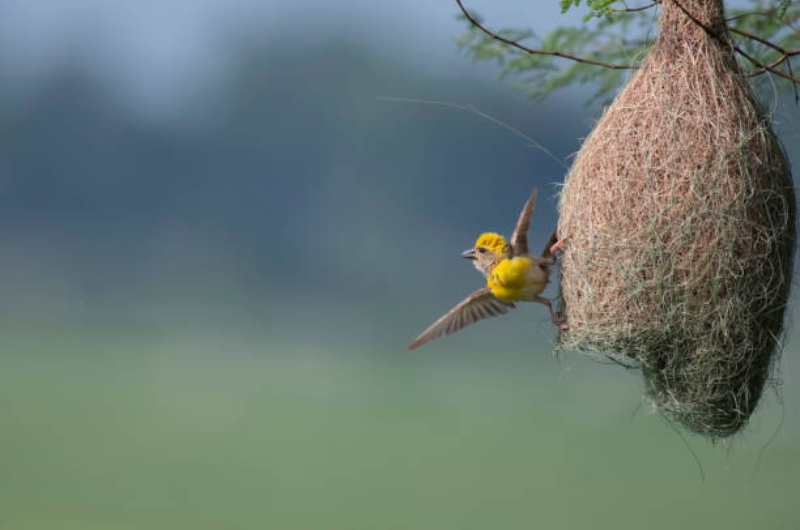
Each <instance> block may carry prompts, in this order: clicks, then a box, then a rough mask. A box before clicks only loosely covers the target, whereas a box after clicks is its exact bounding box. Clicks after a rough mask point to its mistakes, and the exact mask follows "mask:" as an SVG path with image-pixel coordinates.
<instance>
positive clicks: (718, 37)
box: [672, 0, 800, 83]
mask: <svg viewBox="0 0 800 530" xmlns="http://www.w3.org/2000/svg"><path fill="white" fill-rule="evenodd" d="M672 2H675V5H676V6H678V8H679V9H680V10H681V11H683V14H684V15H686V16H687V17H689V19H690V20H691V21H692V22H694V23H695V24H697V25H698V26H700V27H701V28H703V31H705V32H706V34H707V35H709V36H711V37H713V38H714V39H715V40H716V41H717V42H719V43H720V44H722V45H723V46H725V47H728V48H730V49H731V50H733V51H735V52H736V53H738V54H739V55H741V56H742V57H744V58H745V59H747V60H748V61H750V62H751V63H753V64H754V65H756V66H757V67H759V68H761V69H763V70H764V72H770V73H773V74H775V75H777V76H779V77H782V78H784V79H787V80H789V81H791V82H793V83H800V78H798V77H795V76H793V75H790V74H787V73H786V72H783V71H781V70H778V69H777V68H775V67H774V66H772V65H767V64H764V63H762V62H761V61H759V60H758V59H756V58H755V57H753V56H752V55H750V54H749V53H747V52H746V51H744V50H743V49H741V48H740V47H739V46H737V45H735V44H734V43H733V42H731V41H730V40H728V39H726V38H723V37H722V36H721V35H719V34H718V33H717V32H716V31H714V30H712V29H711V28H709V27H708V26H706V25H705V24H703V23H702V22H700V21H699V20H697V18H696V17H695V16H694V15H692V14H691V13H689V11H687V9H686V8H685V7H683V4H681V3H680V2H679V1H678V0H672ZM732 31H733V30H732ZM734 32H736V33H740V34H742V35H744V36H746V37H751V38H754V39H755V40H757V41H759V42H761V43H762V44H766V45H767V46H769V47H771V48H773V49H776V50H779V51H780V52H781V53H783V55H784V56H785V57H787V58H788V57H790V56H791V55H796V54H797V53H800V50H785V49H783V48H781V47H780V46H778V45H777V44H773V43H771V42H769V41H767V40H765V39H762V38H761V37H757V36H756V35H753V34H752V33H747V32H741V31H740V30H736V31H734ZM787 52H788V53H789V54H788V55H787ZM781 62H783V61H781ZM779 64H780V63H779ZM764 72H761V73H764ZM757 75H760V74H757Z"/></svg>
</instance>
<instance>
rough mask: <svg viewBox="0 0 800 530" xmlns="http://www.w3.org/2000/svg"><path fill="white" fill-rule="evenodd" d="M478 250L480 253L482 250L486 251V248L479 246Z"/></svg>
mask: <svg viewBox="0 0 800 530" xmlns="http://www.w3.org/2000/svg"><path fill="white" fill-rule="evenodd" d="M478 252H480V253H481V254H483V253H484V252H486V249H485V248H483V247H480V248H478Z"/></svg>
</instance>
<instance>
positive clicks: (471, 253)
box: [461, 248, 475, 259]
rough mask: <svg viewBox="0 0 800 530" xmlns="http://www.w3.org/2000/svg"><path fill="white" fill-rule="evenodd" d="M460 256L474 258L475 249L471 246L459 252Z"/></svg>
mask: <svg viewBox="0 0 800 530" xmlns="http://www.w3.org/2000/svg"><path fill="white" fill-rule="evenodd" d="M461 257H462V258H465V259H475V249H474V248H471V249H469V250H465V251H464V252H462V253H461Z"/></svg>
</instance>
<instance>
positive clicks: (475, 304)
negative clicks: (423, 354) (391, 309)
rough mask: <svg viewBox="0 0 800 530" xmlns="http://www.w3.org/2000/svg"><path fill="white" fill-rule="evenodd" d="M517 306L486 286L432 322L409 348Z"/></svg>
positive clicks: (501, 313) (416, 346) (506, 311)
mask: <svg viewBox="0 0 800 530" xmlns="http://www.w3.org/2000/svg"><path fill="white" fill-rule="evenodd" d="M515 307H516V306H515V305H514V302H506V301H504V300H500V299H499V298H497V297H496V296H495V295H493V294H492V291H491V290H490V289H489V288H488V287H484V288H483V289H479V290H477V291H475V292H474V293H472V294H471V295H469V296H468V297H467V298H465V299H464V300H462V301H461V302H459V304H458V305H456V306H455V307H454V308H453V309H451V310H450V311H448V312H447V313H445V314H444V315H443V316H442V317H441V318H440V319H439V320H437V321H436V322H434V323H433V324H431V326H430V327H429V328H428V329H426V330H425V331H423V332H422V334H421V335H420V336H419V337H417V338H416V340H415V341H414V342H412V343H411V344H409V345H408V348H407V349H408V350H409V351H410V350H413V349H414V348H418V347H420V346H422V345H423V344H425V343H426V342H428V341H431V340H433V339H438V338H439V337H444V336H446V335H450V334H451V333H455V332H456V331H458V330H460V329H463V328H464V327H466V326H469V325H470V324H472V323H474V322H477V321H479V320H483V319H484V318H489V317H496V316H498V315H503V314H505V313H508V312H509V311H511V310H512V309H514V308H515Z"/></svg>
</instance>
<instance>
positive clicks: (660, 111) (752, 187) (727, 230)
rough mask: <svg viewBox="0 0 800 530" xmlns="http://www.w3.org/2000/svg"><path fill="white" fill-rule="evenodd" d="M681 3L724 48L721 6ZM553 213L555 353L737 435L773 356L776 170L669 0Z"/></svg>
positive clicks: (791, 222) (780, 273) (780, 291)
mask: <svg viewBox="0 0 800 530" xmlns="http://www.w3.org/2000/svg"><path fill="white" fill-rule="evenodd" d="M681 6H683V8H685V9H686V10H687V11H689V12H690V13H691V14H692V15H693V16H694V17H695V18H696V19H697V20H698V21H700V22H702V23H703V24H704V25H706V26H707V27H709V28H711V29H712V30H714V31H717V32H718V34H719V35H722V36H723V37H722V39H723V40H724V34H725V33H724V27H725V25H724V12H723V6H722V1H721V0H683V1H682V2H681ZM661 10H662V12H661V18H660V22H659V26H660V34H659V37H658V39H657V41H656V43H655V44H654V46H653V48H652V49H651V51H650V53H649V55H648V57H647V58H646V59H645V61H644V63H643V65H642V68H641V69H640V70H639V71H638V72H637V73H636V74H635V75H634V76H633V77H632V79H631V80H630V82H629V83H628V84H627V85H626V87H625V88H624V89H623V90H622V92H621V93H620V94H619V95H618V97H617V98H616V100H615V101H614V103H613V104H612V105H611V106H610V107H609V108H608V109H607V111H606V113H605V114H604V116H603V117H602V118H601V119H600V121H599V122H598V124H597V126H596V128H595V130H594V131H593V132H592V133H591V135H590V136H589V137H588V138H587V140H586V142H585V143H584V145H583V147H582V148H581V150H580V152H579V153H578V156H577V158H576V160H575V163H574V165H573V167H572V168H571V170H570V173H569V175H568V177H567V180H566V184H565V186H564V190H563V193H562V196H561V202H560V204H559V214H560V215H559V228H558V232H559V236H560V237H564V236H569V238H570V239H569V244H568V245H567V246H566V247H565V251H564V254H563V258H562V276H561V285H560V288H561V301H562V308H561V309H562V311H563V312H564V313H565V315H566V316H567V320H568V323H569V325H570V329H569V330H568V331H566V332H564V333H562V334H561V336H560V339H559V345H558V347H559V349H589V350H594V351H598V352H606V353H607V354H609V355H614V353H613V352H617V353H619V354H620V355H621V356H622V357H623V358H624V359H626V360H629V361H633V362H635V363H636V364H638V365H639V366H641V368H642V371H643V373H644V375H645V379H646V386H647V389H648V392H649V394H650V395H651V397H652V398H653V400H654V402H655V404H656V405H657V407H658V408H659V409H660V410H662V411H663V412H664V413H666V414H667V415H668V416H669V417H672V418H674V419H677V420H679V421H680V422H682V423H683V424H685V425H686V426H687V427H689V428H690V429H692V430H694V431H696V432H699V433H702V434H707V435H710V436H712V437H724V436H728V435H730V434H733V433H735V432H737V431H738V430H739V429H741V427H742V426H743V425H744V424H745V423H746V421H747V419H748V418H749V417H750V415H751V413H752V411H753V410H754V408H755V407H756V405H757V403H758V400H759V397H760V396H761V394H762V392H763V389H764V386H765V384H766V382H767V380H768V378H769V376H770V373H771V368H772V364H773V360H774V358H775V356H776V352H777V351H778V350H779V349H780V348H779V346H780V338H781V333H782V328H783V314H784V310H785V307H786V303H787V299H788V295H789V289H790V286H791V275H792V259H793V254H794V247H795V209H796V207H795V195H794V188H793V185H792V179H791V173H790V170H789V165H788V161H787V159H786V156H785V154H784V153H783V151H782V149H781V147H780V145H779V143H778V141H777V139H776V138H775V135H774V134H773V133H772V131H771V128H770V124H769V120H768V119H767V117H766V116H765V115H764V113H763V112H761V110H760V108H759V106H758V104H757V102H756V100H755V97H754V96H753V93H752V91H751V89H750V87H749V85H748V83H747V80H746V79H745V77H744V76H743V74H742V71H741V70H740V68H739V66H738V64H737V62H736V60H735V58H734V57H733V55H732V53H731V51H730V49H729V48H727V47H726V46H724V45H723V43H722V42H720V40H719V39H715V38H713V37H711V36H709V35H708V34H707V32H706V31H705V30H704V29H703V28H702V27H700V26H698V24H697V23H696V22H695V21H692V20H691V19H690V18H689V17H688V16H687V15H686V13H684V12H683V10H682V9H681V8H680V6H678V5H677V4H676V3H675V2H673V1H672V0H664V2H663V4H662V7H661Z"/></svg>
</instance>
